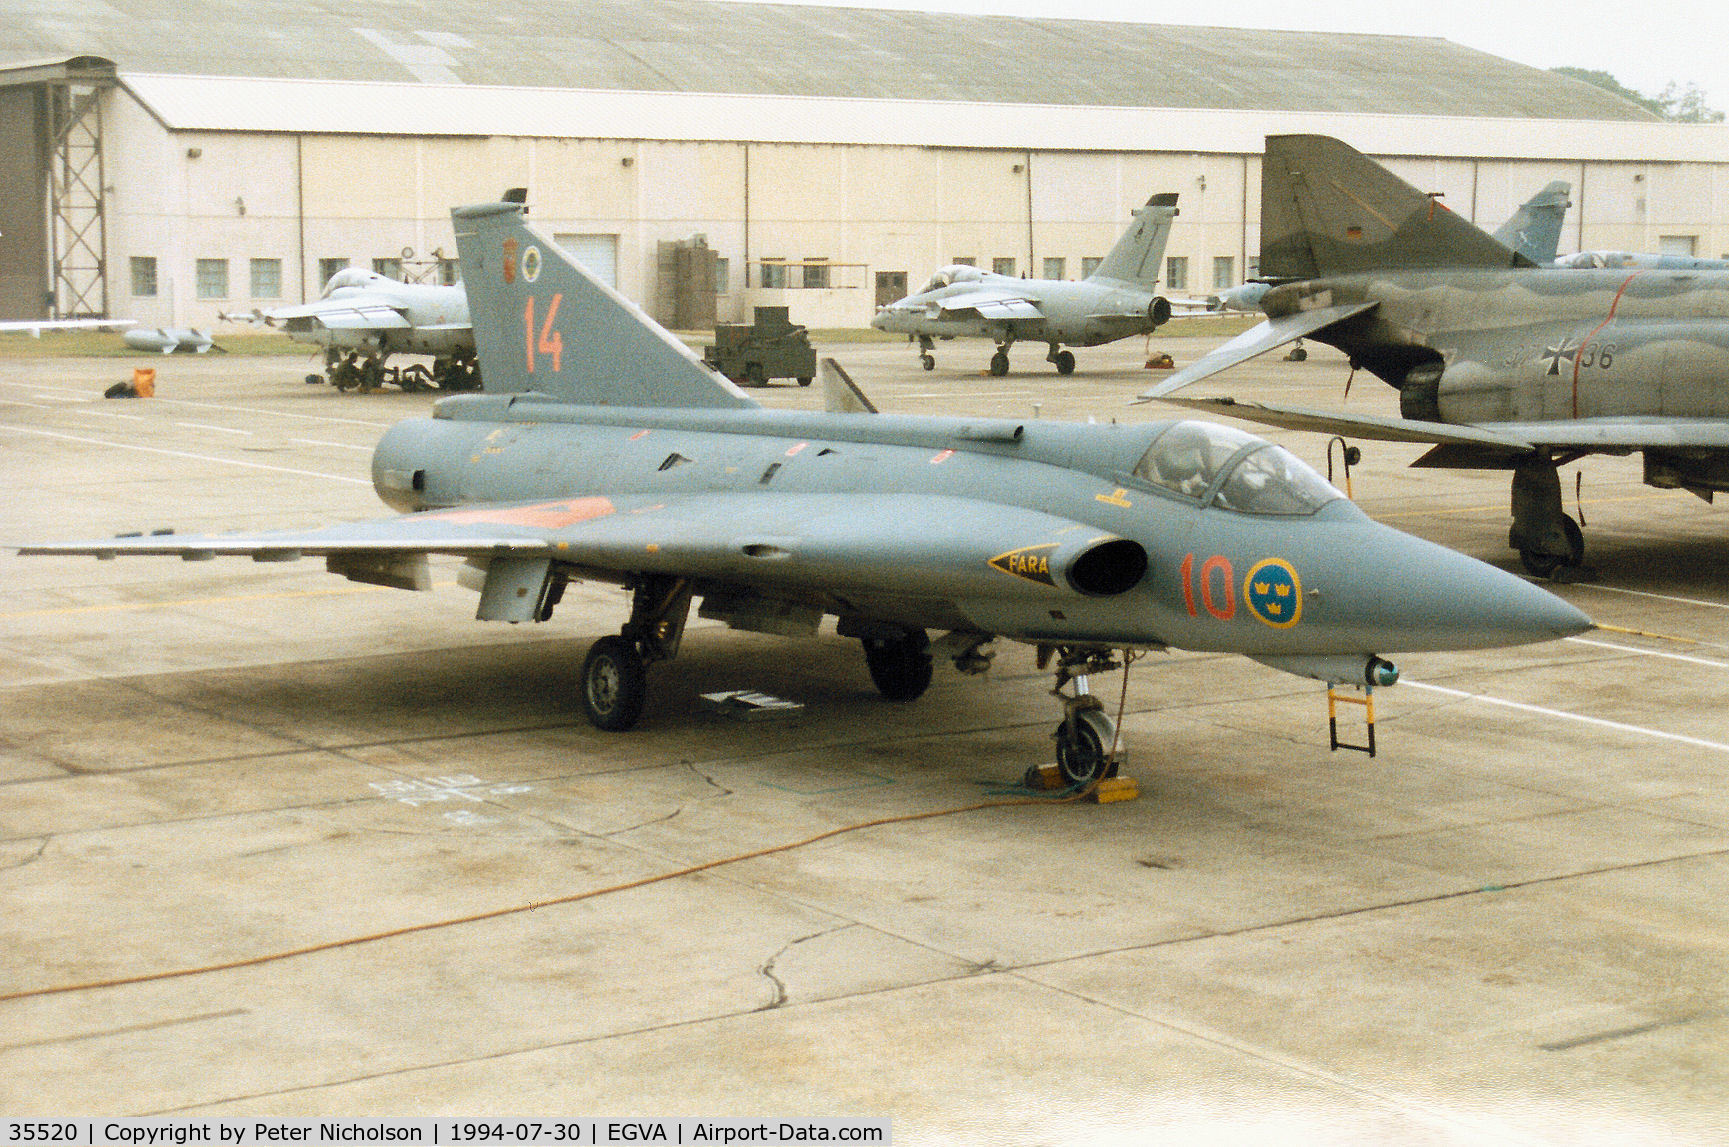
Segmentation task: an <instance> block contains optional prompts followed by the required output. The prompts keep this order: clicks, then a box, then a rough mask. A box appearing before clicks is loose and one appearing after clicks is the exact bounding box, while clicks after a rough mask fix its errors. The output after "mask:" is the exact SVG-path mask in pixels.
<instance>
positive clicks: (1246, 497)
mask: <svg viewBox="0 0 1729 1147" xmlns="http://www.w3.org/2000/svg"><path fill="white" fill-rule="evenodd" d="M1134 473H1135V477H1137V478H1140V479H1142V480H1143V481H1146V482H1150V483H1152V484H1153V485H1154V486H1158V487H1160V488H1161V489H1165V490H1169V491H1171V492H1172V493H1174V494H1178V495H1181V496H1182V497H1185V498H1191V499H1193V500H1194V501H1196V502H1197V503H1199V504H1201V505H1203V506H1205V505H1211V506H1218V507H1220V508H1221V509H1225V510H1235V511H1237V512H1238V513H1243V514H1286V515H1296V514H1312V513H1314V512H1315V511H1316V510H1319V509H1320V508H1321V507H1322V506H1324V505H1326V504H1327V503H1328V502H1331V501H1334V500H1335V499H1338V498H1342V497H1344V495H1343V494H1341V493H1339V491H1338V490H1336V489H1334V488H1333V486H1332V485H1331V484H1330V483H1329V482H1328V481H1327V480H1326V479H1325V478H1323V477H1321V476H1320V475H1319V474H1317V473H1315V471H1314V470H1312V469H1310V467H1309V466H1308V465H1306V464H1305V463H1303V462H1301V461H1299V460H1298V459H1297V457H1296V456H1295V455H1294V454H1292V453H1291V452H1290V451H1288V450H1286V449H1285V448H1284V447H1282V446H1275V445H1273V444H1272V443H1271V442H1268V441H1267V440H1266V439H1264V438H1257V437H1255V436H1254V435H1253V434H1248V433H1246V432H1244V431H1241V430H1237V429H1235V428H1234V427H1230V426H1221V425H1218V424H1217V423H1212V422H1175V423H1172V424H1171V425H1170V426H1169V427H1168V428H1167V429H1166V430H1165V431H1164V432H1163V433H1162V434H1160V435H1159V436H1158V437H1157V438H1155V439H1154V440H1153V444H1152V446H1150V447H1148V449H1147V452H1146V453H1145V454H1143V455H1141V460H1140V461H1139V462H1137V463H1136V464H1135V471H1134Z"/></svg>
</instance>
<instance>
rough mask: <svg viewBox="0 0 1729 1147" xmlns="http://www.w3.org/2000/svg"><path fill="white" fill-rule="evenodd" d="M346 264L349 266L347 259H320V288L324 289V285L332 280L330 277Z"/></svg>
mask: <svg viewBox="0 0 1729 1147" xmlns="http://www.w3.org/2000/svg"><path fill="white" fill-rule="evenodd" d="M346 266H348V260H347V259H320V260H318V289H319V290H321V291H322V290H323V289H324V285H325V284H326V283H328V282H330V277H331V276H332V275H334V274H336V272H338V271H340V270H342V268H344V267H346Z"/></svg>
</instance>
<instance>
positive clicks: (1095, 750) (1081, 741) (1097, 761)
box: [1056, 709, 1114, 787]
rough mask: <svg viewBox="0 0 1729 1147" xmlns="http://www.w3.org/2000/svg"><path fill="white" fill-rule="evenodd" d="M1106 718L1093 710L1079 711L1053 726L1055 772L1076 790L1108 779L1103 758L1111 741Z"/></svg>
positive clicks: (1107, 763) (1105, 762) (1104, 758)
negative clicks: (1054, 733) (1055, 742)
mask: <svg viewBox="0 0 1729 1147" xmlns="http://www.w3.org/2000/svg"><path fill="white" fill-rule="evenodd" d="M1113 739H1114V738H1113V736H1112V731H1111V728H1110V718H1108V717H1106V716H1105V715H1104V714H1103V713H1101V712H1099V711H1098V710H1097V709H1083V710H1082V711H1081V712H1079V713H1076V714H1075V715H1074V717H1073V718H1072V719H1071V720H1065V721H1063V723H1062V724H1060V725H1058V726H1057V731H1056V740H1057V769H1058V771H1059V772H1061V773H1062V775H1063V780H1064V781H1066V782H1068V783H1069V784H1070V785H1072V786H1075V787H1079V786H1081V785H1089V784H1092V783H1093V782H1094V781H1102V780H1104V779H1105V778H1106V777H1108V776H1110V775H1111V762H1110V759H1109V758H1108V757H1107V756H1106V754H1107V753H1108V752H1110V749H1111V745H1110V742H1111V741H1112V740H1113Z"/></svg>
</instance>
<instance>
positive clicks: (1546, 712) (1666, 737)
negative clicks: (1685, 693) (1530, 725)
mask: <svg viewBox="0 0 1729 1147" xmlns="http://www.w3.org/2000/svg"><path fill="white" fill-rule="evenodd" d="M1400 684H1401V685H1409V686H1411V688H1413V689H1424V690H1427V691H1428V692H1430V693H1441V694H1444V695H1446V696H1448V697H1457V698H1459V699H1460V700H1464V701H1481V702H1482V703H1483V704H1485V705H1499V706H1500V707H1501V708H1503V709H1517V710H1519V711H1520V712H1522V713H1536V714H1537V715H1539V716H1543V717H1559V718H1561V719H1562V720H1564V721H1578V722H1579V723H1580V724H1583V725H1595V726H1597V727H1598V728H1600V729H1614V730H1615V731H1616V732H1618V733H1632V734H1634V735H1635V736H1640V737H1653V738H1656V739H1657V740H1659V741H1674V742H1676V743H1678V744H1682V745H1695V746H1697V747H1699V748H1701V749H1715V750H1717V751H1718V752H1720V753H1729V745H1725V744H1724V743H1722V742H1721V741H1707V740H1703V739H1702V738H1699V737H1688V736H1683V735H1682V734H1680V733H1666V732H1664V731H1663V730H1662V729H1647V728H1645V727H1644V726H1643V725H1626V724H1623V723H1621V722H1620V721H1607V720H1604V719H1603V718H1602V717H1587V716H1585V715H1584V714H1583V713H1568V712H1566V711H1565V710H1562V709H1545V708H1543V707H1542V706H1541V705H1527V704H1525V703H1524V702H1522V701H1509V700H1507V699H1506V698H1504V697H1491V696H1489V695H1488V694H1487V693H1467V692H1465V691H1464V690H1463V689H1448V688H1447V687H1446V686H1444V685H1427V684H1424V683H1423V682H1421V681H1401V682H1400Z"/></svg>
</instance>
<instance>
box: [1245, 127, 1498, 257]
mask: <svg viewBox="0 0 1729 1147" xmlns="http://www.w3.org/2000/svg"><path fill="white" fill-rule="evenodd" d="M1531 265H1532V264H1531V261H1530V260H1529V259H1526V258H1524V257H1523V256H1521V255H1518V254H1515V253H1514V252H1513V251H1511V250H1509V249H1508V248H1506V247H1504V246H1502V245H1501V244H1500V243H1497V242H1496V241H1495V240H1494V239H1492V238H1490V237H1489V236H1488V235H1487V234H1485V233H1484V232H1483V231H1481V230H1479V229H1478V228H1476V227H1474V226H1472V225H1471V224H1470V223H1467V222H1466V221H1465V220H1463V219H1461V218H1459V217H1458V216H1457V215H1455V214H1453V212H1452V211H1450V210H1448V209H1447V207H1446V205H1445V204H1443V203H1441V202H1440V201H1439V200H1438V199H1436V198H1435V197H1434V196H1432V195H1426V194H1424V193H1423V192H1421V191H1418V190H1417V189H1416V188H1415V187H1412V186H1411V185H1410V184H1408V183H1406V182H1405V181H1404V180H1402V179H1400V178H1399V177H1398V176H1396V175H1394V174H1393V173H1392V172H1390V171H1388V170H1387V169H1386V168H1384V167H1382V166H1381V165H1380V164H1378V163H1375V162H1374V161H1373V160H1371V159H1369V158H1368V157H1367V156H1365V155H1363V154H1362V153H1361V152H1359V151H1357V150H1356V149H1355V148H1353V147H1350V146H1349V145H1347V144H1344V143H1341V142H1339V141H1338V140H1336V139H1333V138H1331V137H1329V136H1324V135H1270V136H1268V137H1267V154H1266V157H1265V158H1264V159H1263V160H1262V162H1261V265H1260V275H1261V277H1262V278H1269V279H1315V278H1321V277H1323V276H1327V275H1349V274H1355V273H1358V272H1363V271H1389V270H1422V269H1429V268H1443V267H1451V268H1462V267H1477V268H1505V267H1528V266H1531Z"/></svg>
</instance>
